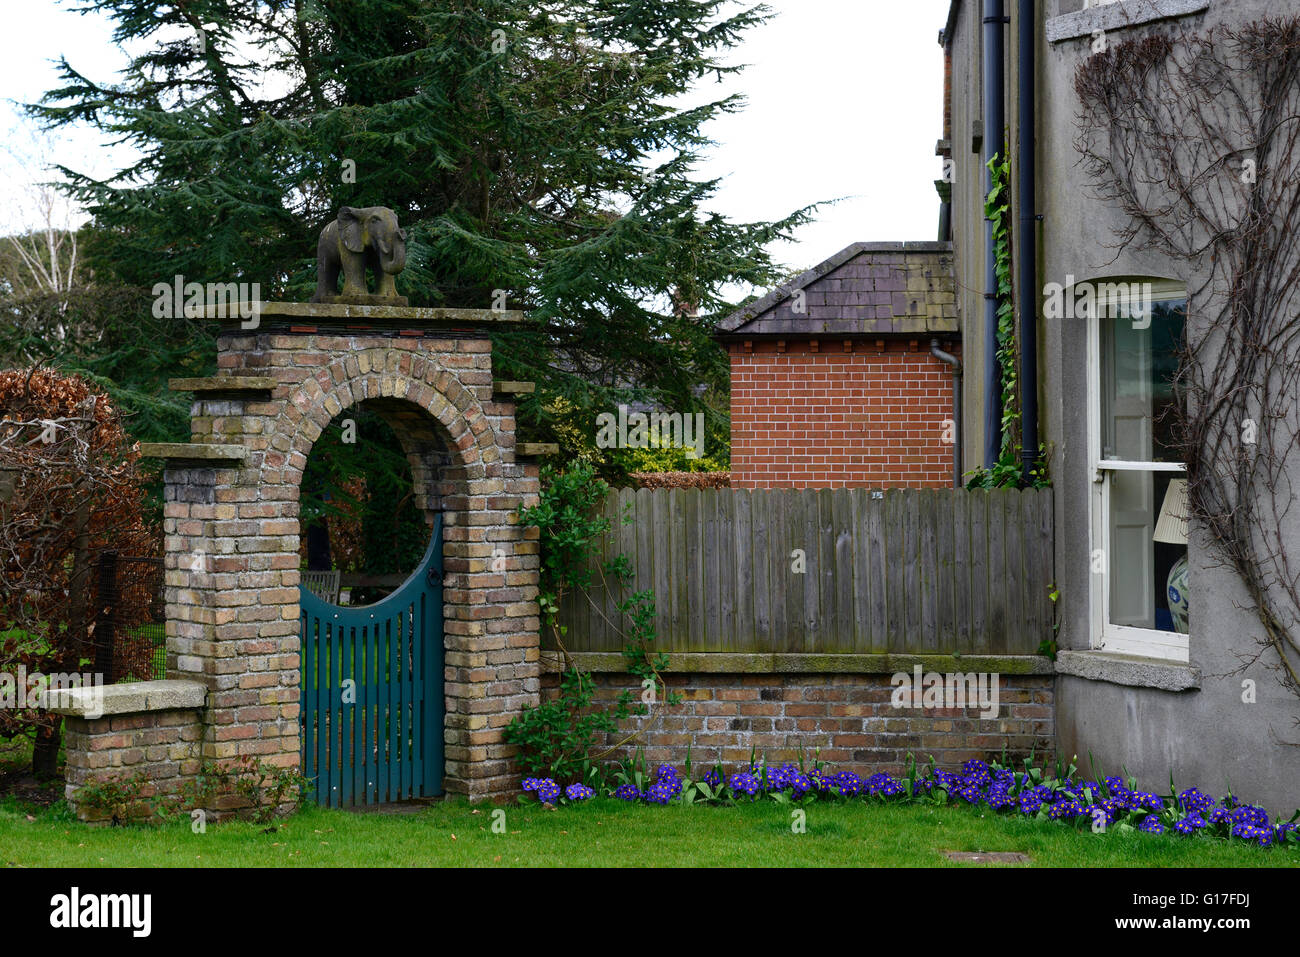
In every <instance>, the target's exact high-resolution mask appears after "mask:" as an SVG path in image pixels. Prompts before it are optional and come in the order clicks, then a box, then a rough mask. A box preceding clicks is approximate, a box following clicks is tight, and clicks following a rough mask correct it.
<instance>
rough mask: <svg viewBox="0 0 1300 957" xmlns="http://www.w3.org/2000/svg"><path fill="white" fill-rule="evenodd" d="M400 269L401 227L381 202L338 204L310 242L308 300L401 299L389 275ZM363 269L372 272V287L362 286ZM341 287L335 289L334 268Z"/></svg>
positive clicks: (403, 249)
mask: <svg viewBox="0 0 1300 957" xmlns="http://www.w3.org/2000/svg"><path fill="white" fill-rule="evenodd" d="M405 268H406V231H405V230H403V229H402V228H401V227H400V226H398V224H397V214H396V213H394V212H393V211H392V210H391V209H388V208H387V207H386V206H366V207H364V208H356V207H353V206H344V207H342V208H341V209H339V215H338V218H337V219H336V220H334V222H332V223H330V224H329V225H327V226H326V227H325V228H324V229H322V230H321V233H320V242H319V243H318V244H317V246H316V294H315V295H314V296H312V297H311V301H312V302H329V301H330V300H331V299H334V298H336V297H337V298H342V299H346V298H362V299H375V298H383V299H388V300H393V301H400V302H401V303H403V304H404V303H405V299H404V298H403V297H402V296H399V295H398V294H397V286H396V285H395V284H394V282H393V277H394V276H396V275H397V274H398V273H399V272H401V271H402V270H403V269H405ZM366 270H371V271H373V272H374V274H375V285H376V289H375V291H374V292H373V293H370V292H368V291H367V290H366ZM340 272H342V273H343V291H342V292H338V291H337V289H338V280H339V273H340Z"/></svg>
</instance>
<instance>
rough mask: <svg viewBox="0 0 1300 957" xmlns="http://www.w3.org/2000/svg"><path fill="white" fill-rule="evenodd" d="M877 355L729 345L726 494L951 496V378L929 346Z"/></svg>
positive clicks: (857, 349)
mask: <svg viewBox="0 0 1300 957" xmlns="http://www.w3.org/2000/svg"><path fill="white" fill-rule="evenodd" d="M814 345H815V346H816V351H813V347H814ZM883 345H884V349H883V351H882V349H881V348H880V346H878V345H877V343H876V342H874V341H851V342H850V348H851V349H852V351H851V352H845V351H844V348H845V347H844V343H843V342H841V341H828V340H821V341H820V342H817V343H815V344H814V343H812V342H807V341H805V342H798V341H787V342H786V343H785V351H784V352H781V351H778V350H779V347H778V343H776V342H774V341H772V340H755V341H753V342H752V343H751V345H750V348H749V349H747V348H746V344H745V343H743V342H735V343H731V344H730V345H729V347H728V349H729V351H730V353H731V486H732V488H750V489H753V488H841V487H863V486H871V487H886V486H888V487H911V488H944V487H951V485H952V451H953V447H952V445H950V444H947V443H945V442H944V441H943V438H944V420H945V419H951V418H952V371H951V369H950V368H949V367H948V366H946V365H944V364H943V363H942V362H940V361H939V360H938V359H936V358H934V356H932V355H930V345H929V340H918V341H917V342H916V349H915V350H913V349H912V341H911V340H906V341H901V342H897V341H895V342H885V343H883ZM945 347H946V348H947V350H948V351H949V352H952V353H953V354H954V355H960V350H959V349H958V347H957V345H956V344H951V343H950V344H947V345H946V346H945Z"/></svg>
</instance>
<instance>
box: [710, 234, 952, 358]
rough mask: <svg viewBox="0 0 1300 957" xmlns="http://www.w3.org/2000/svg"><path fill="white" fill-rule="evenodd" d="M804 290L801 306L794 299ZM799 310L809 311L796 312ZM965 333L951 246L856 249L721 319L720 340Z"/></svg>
mask: <svg viewBox="0 0 1300 957" xmlns="http://www.w3.org/2000/svg"><path fill="white" fill-rule="evenodd" d="M800 290H802V291H803V296H802V302H797V301H796V299H795V294H796V293H797V292H799V291H800ZM797 305H801V306H802V310H801V311H799V312H796V311H795V307H796V306H797ZM929 332H942V333H948V334H952V333H955V332H958V326H957V297H956V294H955V286H954V281H953V272H952V243H948V242H911V243H854V244H853V245H852V246H848V247H846V248H844V249H841V250H840V251H839V252H837V253H836V254H835V255H834V256H832V257H831V258H830V259H827V260H826V261H825V262H823V263H820V264H818V265H816V266H814V267H813V268H812V269H809V270H808V271H807V272H804V273H802V274H801V275H799V276H797V277H795V278H794V279H792V280H791V281H790V282H788V283H785V284H784V285H781V286H778V287H777V288H776V289H773V290H772V291H771V292H769V293H768V294H767V295H766V296H763V297H762V298H761V299H756V300H754V301H753V302H751V303H749V304H748V305H746V306H742V307H741V308H740V309H737V310H736V311H735V312H733V313H732V314H731V315H729V316H727V317H726V318H725V319H722V320H721V321H720V322H719V323H718V325H717V327H716V329H715V330H714V335H715V336H716V337H718V338H725V339H732V338H740V337H745V338H749V337H753V336H799V335H849V336H852V335H887V334H891V333H894V334H909V333H910V334H921V333H929Z"/></svg>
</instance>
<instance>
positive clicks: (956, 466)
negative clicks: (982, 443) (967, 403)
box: [930, 339, 961, 488]
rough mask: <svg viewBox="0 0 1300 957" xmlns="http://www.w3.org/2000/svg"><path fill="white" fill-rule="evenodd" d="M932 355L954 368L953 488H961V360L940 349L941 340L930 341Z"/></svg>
mask: <svg viewBox="0 0 1300 957" xmlns="http://www.w3.org/2000/svg"><path fill="white" fill-rule="evenodd" d="M930 355H932V356H934V357H935V358H936V359H938V360H939V361H940V362H943V363H946V364H947V365H950V366H952V421H953V423H954V425H955V426H956V432H955V433H954V434H953V441H952V487H953V488H961V360H960V359H958V358H957V357H956V356H955V355H953V354H952V353H950V352H944V351H943V350H942V349H940V348H939V340H938V339H931V340H930Z"/></svg>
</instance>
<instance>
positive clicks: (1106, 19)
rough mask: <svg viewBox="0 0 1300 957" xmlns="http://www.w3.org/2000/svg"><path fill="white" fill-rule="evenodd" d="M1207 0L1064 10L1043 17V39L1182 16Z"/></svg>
mask: <svg viewBox="0 0 1300 957" xmlns="http://www.w3.org/2000/svg"><path fill="white" fill-rule="evenodd" d="M1209 5H1210V0H1121V2H1119V3H1108V4H1105V5H1104V6H1100V7H1089V8H1088V9H1086V10H1077V11H1075V12H1074V13H1065V14H1062V15H1061V16H1059V17H1052V18H1051V19H1050V20H1048V21H1047V41H1048V42H1049V43H1060V42H1061V41H1062V40H1073V39H1076V38H1078V37H1091V36H1092V35H1093V33H1094V32H1095V31H1097V30H1122V29H1123V28H1124V27H1136V26H1139V25H1140V24H1143V23H1152V22H1154V21H1156V20H1168V19H1171V18H1173V17H1185V16H1187V15H1188V14H1191V13H1200V12H1201V11H1202V10H1204V9H1205V8H1206V7H1208V6H1209Z"/></svg>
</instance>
